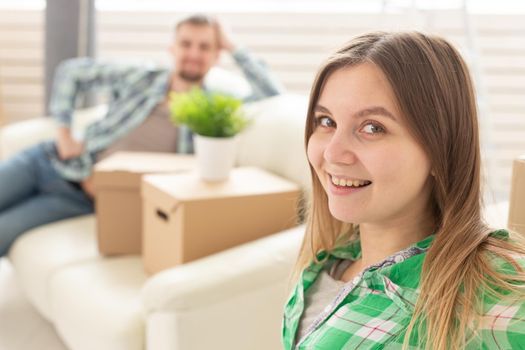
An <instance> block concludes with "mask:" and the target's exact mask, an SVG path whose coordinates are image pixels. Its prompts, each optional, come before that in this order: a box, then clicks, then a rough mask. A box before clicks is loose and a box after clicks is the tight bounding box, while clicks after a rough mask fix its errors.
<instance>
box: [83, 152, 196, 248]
mask: <svg viewBox="0 0 525 350" xmlns="http://www.w3.org/2000/svg"><path fill="white" fill-rule="evenodd" d="M194 163H195V161H194V158H193V156H188V155H177V154H169V153H146V152H117V153H115V154H113V155H111V156H110V157H108V158H106V159H104V160H103V161H101V162H100V163H98V164H97V165H96V166H95V172H94V179H93V181H94V187H95V193H96V195H95V212H96V215H97V238H98V250H99V252H100V253H101V254H103V255H118V254H140V253H141V251H142V202H141V197H140V184H141V180H142V176H143V175H144V174H152V173H167V172H169V173H173V172H183V171H188V170H190V169H193V168H194Z"/></svg>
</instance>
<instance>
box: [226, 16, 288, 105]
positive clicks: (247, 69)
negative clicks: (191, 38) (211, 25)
mask: <svg viewBox="0 0 525 350" xmlns="http://www.w3.org/2000/svg"><path fill="white" fill-rule="evenodd" d="M216 30H217V35H218V38H219V45H220V47H221V49H223V50H226V51H228V52H230V54H231V55H232V57H233V58H234V60H235V62H236V63H237V64H238V65H239V67H240V68H241V70H242V71H243V73H244V75H245V77H246V79H247V80H248V83H249V84H250V86H251V88H252V94H251V95H250V96H248V97H246V98H245V101H257V100H260V99H263V98H266V97H271V96H274V95H278V94H281V93H283V91H284V88H283V87H282V85H281V84H280V83H279V81H277V79H275V78H274V77H273V76H272V74H271V73H270V71H269V69H268V67H267V66H266V65H265V64H264V62H262V61H260V60H258V59H256V58H254V57H253V56H252V55H251V54H250V53H249V52H248V51H247V50H246V49H242V48H238V47H236V45H235V44H234V43H233V42H232V41H231V39H230V37H229V35H228V34H227V33H226V31H225V30H224V28H223V26H222V25H221V24H220V23H217V25H216Z"/></svg>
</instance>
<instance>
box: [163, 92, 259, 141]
mask: <svg viewBox="0 0 525 350" xmlns="http://www.w3.org/2000/svg"><path fill="white" fill-rule="evenodd" d="M170 113H171V121H172V122H173V123H174V124H176V125H186V126H187V127H188V128H189V129H190V130H192V131H193V132H194V133H196V134H199V135H202V136H209V137H231V136H235V135H236V134H238V133H239V132H241V131H242V130H244V129H245V128H246V127H247V126H248V124H249V123H250V121H249V119H247V118H246V116H245V114H244V112H243V111H242V101H241V100H239V99H237V98H235V97H232V96H229V95H224V94H220V93H210V92H205V91H204V90H202V89H199V88H193V89H192V90H191V91H189V92H187V93H175V92H172V93H171V94H170Z"/></svg>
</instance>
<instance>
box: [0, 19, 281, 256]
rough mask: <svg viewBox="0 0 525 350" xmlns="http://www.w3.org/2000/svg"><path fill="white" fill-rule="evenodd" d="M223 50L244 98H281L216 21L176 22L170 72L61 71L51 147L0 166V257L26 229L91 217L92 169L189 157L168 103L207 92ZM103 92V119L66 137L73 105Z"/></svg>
mask: <svg viewBox="0 0 525 350" xmlns="http://www.w3.org/2000/svg"><path fill="white" fill-rule="evenodd" d="M222 50H225V51H227V52H229V53H231V55H232V57H233V59H234V60H235V62H236V63H237V64H238V66H239V67H240V69H241V70H242V72H243V73H244V75H245V77H246V78H247V81H248V82H249V83H250V85H251V88H252V94H251V95H250V96H248V97H246V100H258V99H261V98H265V97H270V96H273V95H277V94H279V93H280V91H281V88H280V86H279V84H278V83H277V82H276V81H275V80H274V79H272V77H271V75H270V74H269V72H268V70H267V69H266V67H265V66H264V65H263V64H262V63H261V62H259V61H258V60H256V59H254V58H253V57H252V56H251V55H250V54H249V53H248V52H247V51H245V50H242V49H239V48H237V47H236V46H235V45H234V44H233V43H232V41H231V40H230V38H229V37H228V36H227V35H226V34H225V31H224V30H223V28H222V26H221V25H220V23H218V22H217V21H216V20H215V19H213V18H211V17H208V16H205V15H193V16H190V17H187V18H185V19H183V20H182V21H180V22H179V23H178V24H177V26H176V29H175V38H174V42H173V44H172V46H171V47H170V53H171V55H172V58H173V67H172V70H171V71H170V70H168V69H165V68H159V67H147V66H124V65H116V64H107V63H101V62H97V61H95V60H92V59H88V58H80V59H72V60H68V61H65V62H64V63H63V64H61V65H60V66H59V68H58V69H57V72H56V75H55V81H54V88H53V93H52V96H51V101H50V109H51V114H52V116H53V117H54V118H55V119H56V121H57V123H58V131H57V139H56V141H49V142H44V143H41V144H38V145H36V146H34V147H31V148H29V149H27V150H25V151H23V152H21V153H19V154H18V155H16V156H14V157H12V158H11V159H9V160H7V161H5V162H2V163H0V257H1V256H3V255H5V254H6V253H7V251H8V250H9V247H10V246H11V244H12V243H13V241H14V240H15V239H16V238H17V237H18V236H19V235H21V234H22V233H24V232H26V231H27V230H29V229H31V228H33V227H36V226H39V225H42V224H45V223H49V222H54V221H58V220H62V219H65V218H70V217H74V216H79V215H85V214H89V213H92V212H93V209H94V206H93V189H92V176H91V172H92V168H93V165H94V164H95V163H96V162H98V161H99V160H101V159H103V158H105V157H107V156H108V155H110V154H112V153H114V152H116V151H120V150H127V151H151V152H153V151H156V152H179V153H191V152H192V151H193V145H192V137H191V133H190V132H189V131H188V130H187V129H186V128H175V127H173V125H172V124H171V122H170V120H169V111H168V106H167V97H168V95H169V93H170V92H171V91H176V92H184V91H188V90H189V89H191V88H192V87H194V86H199V87H201V88H203V89H207V87H206V85H205V84H204V77H205V76H206V74H207V73H208V71H209V70H210V68H212V67H213V66H214V65H215V64H216V63H217V61H218V59H219V55H220V53H221V51H222ZM93 90H97V91H105V92H107V95H108V98H109V103H108V112H107V115H106V116H105V118H103V119H101V120H99V121H97V122H95V123H93V124H91V125H89V126H88V128H87V129H86V130H85V133H84V138H83V140H82V141H78V140H76V139H75V138H73V136H72V133H71V123H72V115H73V112H74V109H75V101H76V99H77V97H78V96H79V95H80V94H83V93H85V92H88V91H93Z"/></svg>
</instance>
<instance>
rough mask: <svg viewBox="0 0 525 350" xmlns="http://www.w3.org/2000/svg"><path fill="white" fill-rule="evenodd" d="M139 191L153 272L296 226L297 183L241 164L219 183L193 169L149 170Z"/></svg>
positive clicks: (145, 249) (146, 260)
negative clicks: (152, 172) (179, 171)
mask: <svg viewBox="0 0 525 350" xmlns="http://www.w3.org/2000/svg"><path fill="white" fill-rule="evenodd" d="M142 196H143V203H144V207H143V208H144V216H143V218H144V221H143V224H144V237H143V242H144V246H143V261H144V267H145V270H146V272H147V273H150V274H153V273H156V272H159V271H161V270H163V269H166V268H169V267H172V266H176V265H179V264H183V263H186V262H189V261H192V260H195V259H198V258H201V257H204V256H206V255H209V254H212V253H215V252H218V251H221V250H224V249H227V248H230V247H233V246H236V245H239V244H241V243H245V242H248V241H251V240H254V239H257V238H260V237H262V236H266V235H269V234H272V233H276V232H279V231H282V230H285V229H287V228H290V227H293V226H295V225H297V203H298V200H299V196H300V188H299V186H297V185H296V184H295V183H292V182H290V181H287V180H285V179H283V178H280V177H278V176H276V175H273V174H270V173H268V172H266V171H264V170H261V169H258V168H252V167H243V168H235V169H233V170H232V172H231V174H230V177H229V179H228V180H226V181H224V182H219V183H209V182H204V181H202V180H200V179H199V177H198V175H197V174H196V173H195V172H191V173H185V174H180V175H148V176H145V177H144V179H143V182H142ZM232 268H234V267H232Z"/></svg>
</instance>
